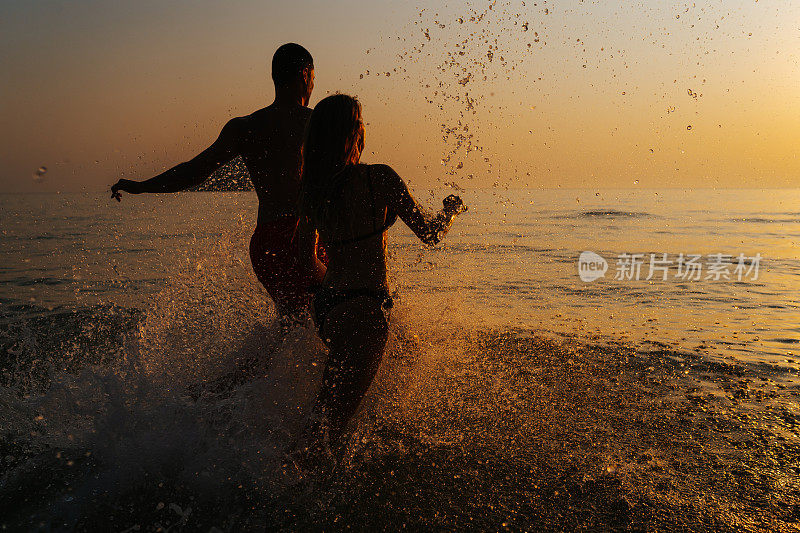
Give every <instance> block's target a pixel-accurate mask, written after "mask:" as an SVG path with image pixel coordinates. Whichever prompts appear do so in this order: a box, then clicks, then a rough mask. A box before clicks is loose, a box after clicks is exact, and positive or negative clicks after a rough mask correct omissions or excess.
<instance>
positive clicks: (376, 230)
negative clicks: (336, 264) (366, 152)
mask: <svg viewBox="0 0 800 533" xmlns="http://www.w3.org/2000/svg"><path fill="white" fill-rule="evenodd" d="M364 166H365V167H366V168H367V188H368V189H369V197H370V209H371V211H372V231H370V232H367V233H365V234H363V235H359V236H358V237H351V238H349V239H338V240H330V239H325V242H326V244H327V245H328V246H331V247H334V248H340V247H342V246H344V245H346V244H352V243H355V242H360V241H365V240H367V239H369V238H371V237H375V236H376V235H380V234H381V233H383V232H384V231H386V230H387V229H389V228H390V227H392V225H393V224H394V223H395V222H397V214H396V213H394V212H393V211H391V210H387V213H386V218H385V220H384V223H383V224H382V225H381V226H378V216H377V213H376V211H375V190H374V188H373V186H372V167H371V166H369V165H364Z"/></svg>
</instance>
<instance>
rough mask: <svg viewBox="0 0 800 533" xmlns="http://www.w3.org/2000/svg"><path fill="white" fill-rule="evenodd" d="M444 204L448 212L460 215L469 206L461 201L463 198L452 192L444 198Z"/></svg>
mask: <svg viewBox="0 0 800 533" xmlns="http://www.w3.org/2000/svg"><path fill="white" fill-rule="evenodd" d="M442 204H443V205H444V210H445V212H446V213H447V214H452V215H460V214H461V213H463V212H464V211H466V210H467V206H465V205H464V202H463V201H461V198H460V197H458V196H456V195H455V194H451V195H450V196H448V197H447V198H445V199H444V200H442Z"/></svg>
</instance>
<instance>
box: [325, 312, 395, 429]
mask: <svg viewBox="0 0 800 533" xmlns="http://www.w3.org/2000/svg"><path fill="white" fill-rule="evenodd" d="M321 335H322V337H323V339H324V340H325V341H326V342H327V344H328V346H329V347H330V355H329V357H328V364H327V366H326V368H325V373H324V375H323V382H322V389H321V390H320V393H319V396H318V397H317V403H316V405H315V406H314V415H315V418H321V419H323V420H324V422H326V423H327V430H328V439H329V443H330V444H331V445H335V444H336V443H337V441H338V440H339V438H340V437H341V435H342V433H343V432H344V429H345V427H346V426H347V422H348V421H349V420H350V418H352V416H353V414H354V413H355V412H356V409H357V408H358V405H359V403H360V402H361V399H362V398H363V397H364V395H365V394H366V392H367V389H369V386H370V384H371V383H372V379H373V378H374V377H375V373H376V372H377V371H378V366H379V365H380V362H381V358H382V357H383V352H384V350H385V348H386V341H387V339H388V326H387V324H386V318H385V317H384V314H383V310H382V309H381V306H380V302H378V301H377V300H376V299H375V298H373V297H370V296H358V297H356V298H353V299H352V300H348V301H346V302H343V303H341V304H339V305H337V306H336V307H334V308H333V309H332V310H331V311H330V312H329V313H328V315H327V316H326V318H325V327H324V328H323V331H322V332H321ZM315 429H317V431H319V430H320V428H315ZM322 437H323V435H319V434H318V435H317V438H322Z"/></svg>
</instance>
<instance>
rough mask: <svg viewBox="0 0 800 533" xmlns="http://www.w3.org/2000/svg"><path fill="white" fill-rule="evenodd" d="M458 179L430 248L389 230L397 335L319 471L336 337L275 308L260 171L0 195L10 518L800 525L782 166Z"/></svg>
mask: <svg viewBox="0 0 800 533" xmlns="http://www.w3.org/2000/svg"><path fill="white" fill-rule="evenodd" d="M449 192H452V191H417V194H418V198H419V200H421V201H422V202H423V203H424V204H426V205H427V206H428V207H430V208H431V209H433V208H436V207H438V206H439V205H441V204H440V199H441V198H442V197H443V196H445V195H446V194H448V193H449ZM459 194H460V195H461V196H462V198H463V199H464V201H465V203H466V204H467V205H468V207H469V211H468V212H467V213H465V214H464V215H463V216H461V217H460V218H459V219H458V220H457V221H456V223H455V224H454V226H453V229H452V231H451V232H450V234H448V235H447V236H446V238H445V239H444V240H443V241H442V243H441V244H440V245H438V246H436V247H428V246H425V245H423V244H422V243H420V242H419V241H418V240H417V239H416V238H415V237H414V236H413V234H411V232H410V231H409V230H408V229H407V228H406V227H405V226H404V225H403V224H402V222H398V223H397V224H396V225H395V226H394V227H393V228H392V229H391V230H390V245H389V249H390V263H391V269H392V274H391V282H392V285H393V287H394V288H395V289H396V295H397V298H396V302H397V305H396V306H395V308H394V309H393V315H392V324H391V340H390V346H389V349H388V350H387V355H386V357H385V360H384V363H383V366H382V368H381V371H380V372H379V374H378V377H377V378H376V381H375V384H374V386H373V388H372V389H371V391H370V393H369V395H368V397H367V399H366V400H365V405H364V408H363V409H362V412H361V413H360V414H359V415H357V417H356V419H355V420H354V421H353V424H352V426H351V430H350V441H349V444H348V447H347V450H346V453H345V456H344V457H343V458H337V459H333V458H332V459H331V464H330V467H329V468H327V469H323V470H324V473H322V474H316V473H315V474H313V475H312V474H309V473H307V472H298V471H296V470H293V469H292V468H290V467H288V466H287V464H289V463H290V462H291V461H289V460H288V459H287V457H289V456H288V455H287V454H288V451H289V450H290V449H291V447H292V443H293V442H295V439H296V435H297V433H298V431H299V429H300V428H301V427H302V426H303V424H304V421H305V416H306V413H307V412H308V408H309V405H310V403H311V402H313V399H314V395H315V391H316V387H317V386H318V383H319V377H320V373H321V370H322V368H323V367H324V364H325V355H326V353H325V349H324V347H323V346H322V345H321V344H320V343H319V341H318V339H317V338H316V336H315V335H314V330H313V328H312V327H311V326H310V325H306V326H302V327H299V328H297V329H296V330H294V331H292V332H290V333H289V335H288V337H282V336H281V335H280V334H279V333H278V328H277V327H276V326H275V325H274V324H273V322H272V321H273V319H274V311H273V306H272V303H271V302H270V300H269V297H268V296H267V294H266V292H265V291H264V289H263V288H262V287H261V286H260V285H259V284H258V282H257V280H256V279H255V276H254V275H253V273H252V271H251V268H250V262H249V256H248V248H247V247H248V242H249V238H250V235H251V234H252V230H253V229H254V225H255V213H256V198H255V195H254V194H252V193H246V192H242V193H181V194H175V195H158V196H156V195H151V196H147V195H142V196H131V195H126V196H125V197H123V199H122V202H121V203H117V202H113V201H111V200H110V199H109V198H107V196H106V195H105V194H99V193H98V194H86V193H84V194H29V195H0V228H1V229H0V245H1V246H2V250H3V261H2V263H0V349H1V350H2V352H0V371H1V372H2V374H1V379H0V413H1V414H0V508H5V509H10V510H11V512H8V513H6V514H4V515H3V514H0V526H3V525H4V526H7V527H9V528H12V529H17V528H21V529H32V530H37V529H67V530H70V529H78V530H85V529H96V528H103V529H108V528H110V529H111V530H120V531H123V530H126V531H134V530H137V531H150V530H152V531H156V530H159V528H160V529H161V530H162V531H163V530H171V531H173V530H187V531H190V530H192V531H193V530H197V529H203V530H207V531H208V530H211V528H217V530H223V531H225V530H250V529H263V528H264V527H269V528H272V529H279V530H308V529H332V530H337V529H345V528H348V527H349V528H354V529H357V530H378V529H389V530H395V529H402V528H403V527H406V528H419V527H427V528H432V529H475V530H506V529H508V530H541V529H586V530H608V529H615V530H616V529H618V530H630V529H634V530H640V529H645V530H663V529H665V528H668V529H675V528H685V529H690V530H730V531H734V530H742V529H744V530H752V531H757V530H787V531H789V530H796V529H797V528H800V481H799V480H800V460H799V459H798V457H800V434H799V433H798V432H799V431H800V429H799V428H798V420H799V419H800V321H799V320H798V318H800V290H798V289H800V190H794V189H792V190H712V189H708V190H682V189H663V190H644V189H626V190H609V189H600V190H588V189H587V190H566V189H565V190H561V189H551V190H506V189H484V190H465V191H460V192H459ZM583 252H594V254H597V255H598V256H599V257H601V258H603V259H604V260H605V261H606V263H607V270H606V271H605V274H604V276H603V277H600V278H599V279H596V280H593V281H584V280H582V279H581V276H580V275H579V273H580V272H579V257H580V256H581V254H582V253H583ZM636 254H641V255H636ZM719 254H721V256H720V255H719ZM633 255H635V256H636V257H638V258H639V260H640V261H641V263H642V264H641V266H640V267H639V268H640V270H639V271H638V273H637V272H635V271H632V270H631V269H630V268H628V267H627V266H626V265H630V257H631V256H633ZM692 256H694V257H695V258H694V261H695V263H699V264H700V265H701V266H700V268H701V271H700V272H699V273H696V276H685V275H682V272H681V270H680V269H681V268H682V267H681V266H679V263H680V260H681V258H683V260H684V261H686V260H688V258H689V257H692ZM626 257H627V258H628V259H627V260H626ZM651 259H652V260H653V261H659V260H660V261H661V263H658V262H656V263H654V264H655V265H660V266H662V267H664V268H662V269H661V270H654V271H653V273H652V275H650V274H651V272H650V262H651ZM626 261H627V262H626ZM683 274H685V272H684V273H683ZM648 277H649V278H650V279H647V278H648ZM665 277H666V279H664V278H665ZM694 277H696V278H697V279H693V278H694ZM248 358H251V359H252V358H255V359H257V360H258V361H259V364H260V365H262V366H261V370H260V373H259V374H258V377H257V378H253V379H250V380H248V381H246V382H244V383H235V384H230V385H229V386H226V387H219V386H216V385H214V386H211V385H209V384H216V383H218V382H219V379H220V378H221V377H224V376H226V375H228V374H229V373H230V372H231V371H232V369H234V368H236V365H237V362H238V361H241V360H243V359H248Z"/></svg>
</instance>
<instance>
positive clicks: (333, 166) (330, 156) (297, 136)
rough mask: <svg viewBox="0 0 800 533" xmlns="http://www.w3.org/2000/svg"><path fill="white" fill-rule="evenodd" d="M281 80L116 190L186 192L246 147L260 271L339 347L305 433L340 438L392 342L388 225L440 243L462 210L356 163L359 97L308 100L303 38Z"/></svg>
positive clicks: (279, 70) (275, 73)
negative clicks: (168, 161) (265, 95)
mask: <svg viewBox="0 0 800 533" xmlns="http://www.w3.org/2000/svg"><path fill="white" fill-rule="evenodd" d="M272 79H273V80H274V82H275V101H274V102H273V103H272V105H270V106H268V107H265V108H264V109H261V110H259V111H256V112H255V113H253V114H251V115H248V116H246V117H240V118H234V119H232V120H231V121H229V122H228V123H227V124H226V125H225V127H223V128H222V132H221V133H220V135H219V138H218V139H217V140H216V141H215V142H214V144H212V145H211V146H210V147H209V148H207V149H206V150H204V151H203V152H202V153H200V154H199V155H198V156H197V157H195V158H194V159H192V160H191V161H188V162H186V163H182V164H180V165H178V166H176V167H174V168H172V169H170V170H168V171H166V172H164V173H163V174H160V175H158V176H156V177H154V178H151V179H149V180H146V181H143V182H136V181H131V180H124V179H123V180H119V181H118V182H117V183H116V184H115V185H114V186H113V187H112V188H111V191H112V196H113V197H115V198H117V200H119V199H120V191H125V192H129V193H133V194H139V193H143V192H176V191H181V190H184V189H188V188H190V187H192V186H195V185H199V184H200V183H202V182H203V181H205V180H206V179H208V177H209V175H210V174H211V173H213V172H214V171H215V170H217V169H218V168H219V167H221V166H222V165H224V164H225V163H227V162H229V161H230V160H232V159H233V158H235V157H236V156H241V157H242V159H243V160H244V163H245V165H246V166H247V169H248V171H249V173H250V178H251V180H252V182H253V186H254V187H255V190H256V194H257V195H258V200H259V207H258V223H257V225H256V229H255V232H254V233H253V237H252V239H251V240H250V259H251V261H252V263H253V270H254V271H255V273H256V276H257V277H258V279H259V281H260V282H261V283H262V284H263V285H264V287H265V288H266V289H267V292H268V293H269V295H270V296H271V297H272V299H273V300H274V302H275V306H276V309H277V312H278V315H279V317H282V318H294V317H298V316H302V315H303V314H304V313H305V311H306V310H307V309H308V306H309V303H311V308H312V316H313V318H314V322H315V324H316V326H317V330H318V332H319V335H320V338H321V339H322V340H323V341H324V342H325V344H326V345H327V346H328V347H329V349H330V355H329V359H328V363H327V366H326V368H325V372H324V376H323V384H322V389H321V391H320V393H319V396H318V398H317V402H316V404H315V407H314V410H313V413H312V420H313V423H312V425H311V426H310V427H309V429H308V431H307V437H309V439H307V441H310V442H317V443H321V442H323V441H324V442H327V443H328V444H330V445H335V444H336V443H337V441H338V440H339V438H340V437H341V435H342V433H343V431H344V429H345V426H346V424H347V422H348V420H349V419H350V418H351V417H352V415H353V414H354V413H355V411H356V409H357V407H358V404H359V402H360V401H361V399H362V398H363V397H364V394H365V393H366V391H367V389H368V388H369V385H370V383H371V382H372V379H373V377H374V376H375V373H376V371H377V369H378V366H379V364H380V361H381V358H382V356H383V352H384V349H385V347H386V342H387V338H388V314H389V310H390V309H391V307H392V298H391V296H390V293H389V288H388V282H387V272H386V244H387V230H388V229H389V227H391V226H392V224H394V222H395V221H396V220H397V218H398V217H400V219H402V220H403V222H405V223H406V224H407V225H408V227H410V228H411V229H412V230H413V231H414V233H415V234H416V235H417V236H418V237H419V238H420V239H421V240H422V241H423V242H425V243H428V244H435V243H437V242H439V240H440V239H441V238H442V236H443V235H444V234H445V233H446V232H447V231H448V229H449V228H450V225H451V224H452V221H453V219H454V218H455V216H456V215H457V214H459V213H460V212H462V211H463V210H464V209H465V208H464V205H463V203H462V202H461V199H460V198H458V197H456V196H449V197H447V198H446V199H445V200H444V202H443V203H444V208H443V209H442V210H441V211H440V212H439V213H438V214H437V215H435V216H428V215H426V214H425V211H424V210H423V208H422V207H421V206H420V205H419V204H418V203H417V201H416V200H415V199H414V198H413V197H412V196H411V194H410V192H409V190H408V187H407V186H406V184H405V182H404V181H403V180H402V178H400V176H398V175H397V173H396V172H394V170H392V169H391V168H390V167H389V166H387V165H365V164H361V163H359V161H360V158H361V153H362V151H363V149H364V123H363V121H362V118H361V105H360V104H359V103H358V101H357V100H356V99H355V98H353V97H351V96H347V95H344V94H336V95H333V96H329V97H327V98H325V99H323V100H322V101H320V102H319V103H318V104H317V106H316V107H315V108H314V111H313V112H312V111H311V110H310V109H309V108H308V107H307V105H308V102H309V99H310V97H311V92H312V90H313V88H314V64H313V60H312V58H311V54H309V53H308V51H307V50H306V49H305V48H303V47H302V46H300V45H297V44H293V43H290V44H285V45H283V46H281V47H280V48H278V50H277V51H276V52H275V55H274V57H273V59H272ZM323 248H324V251H323ZM312 294H313V301H311V300H312V298H311V295H312Z"/></svg>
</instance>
